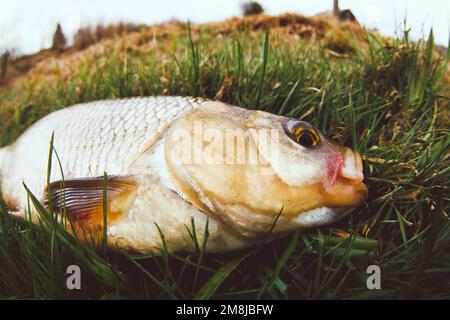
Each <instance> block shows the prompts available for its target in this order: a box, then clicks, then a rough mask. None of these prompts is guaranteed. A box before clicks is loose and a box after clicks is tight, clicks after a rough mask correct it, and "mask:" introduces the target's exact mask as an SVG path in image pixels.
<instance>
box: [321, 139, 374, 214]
mask: <svg viewBox="0 0 450 320" xmlns="http://www.w3.org/2000/svg"><path fill="white" fill-rule="evenodd" d="M342 158H343V161H342V162H341V163H340V165H339V166H337V167H336V171H335V173H334V174H333V178H332V179H331V180H329V181H327V183H326V184H325V192H324V202H325V205H326V206H330V207H355V206H358V205H359V204H361V203H362V202H363V201H364V200H365V199H366V198H367V195H368V188H367V186H366V185H365V184H364V183H363V179H364V175H363V166H362V160H361V155H360V154H359V153H358V152H356V151H353V150H351V149H349V148H345V150H344V151H343V152H342ZM342 158H341V159H342Z"/></svg>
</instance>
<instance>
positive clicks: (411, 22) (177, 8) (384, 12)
mask: <svg viewBox="0 0 450 320" xmlns="http://www.w3.org/2000/svg"><path fill="white" fill-rule="evenodd" d="M258 2H259V3H260V4H261V5H262V7H263V9H264V11H265V13H266V14H269V15H277V14H280V13H283V12H295V13H299V14H304V15H308V16H309V15H316V14H320V13H323V12H326V11H331V10H332V9H333V1H332V0H314V1H310V0H309V1H308V0H277V1H270V0H260V1H258ZM242 4H243V3H242V0H227V1H224V0H195V1H181V0H164V1H150V0H129V1H119V0H108V1H106V0H96V1H93V0H78V1H70V0H15V1H5V0H3V1H2V4H1V10H0V52H3V51H5V50H9V51H13V52H15V53H16V54H27V53H32V52H36V51H38V50H40V49H42V48H47V47H50V46H51V44H52V37H53V33H54V31H55V26H56V25H57V23H60V25H61V28H62V30H63V32H64V34H65V35H66V37H67V41H68V44H71V43H72V41H73V37H74V34H75V33H76V32H77V30H79V29H80V27H84V26H96V25H99V24H104V25H108V24H115V23H118V22H126V23H136V24H147V25H149V24H153V23H158V22H164V21H168V20H171V19H177V20H180V21H187V20H190V21H192V22H194V23H201V22H212V21H218V20H223V19H226V18H228V17H231V16H239V15H241V14H242ZM339 6H340V8H341V9H351V11H352V13H353V14H354V16H355V17H356V19H357V20H358V21H359V22H360V23H361V24H363V25H364V26H366V27H367V28H370V29H377V30H378V31H379V32H380V33H381V34H383V35H388V36H395V35H396V33H397V32H398V31H399V30H401V29H402V28H403V27H402V26H403V25H404V22H405V19H406V26H407V27H409V28H411V37H412V38H413V39H419V38H422V37H423V36H424V35H427V34H428V33H429V30H430V28H431V27H432V28H433V30H434V33H435V38H436V43H437V44H440V45H445V46H446V45H447V43H448V38H449V26H450V23H449V21H450V1H449V0H428V1H423V0H396V1H391V0H364V1H361V0H340V1H339ZM399 34H401V33H400V32H399Z"/></svg>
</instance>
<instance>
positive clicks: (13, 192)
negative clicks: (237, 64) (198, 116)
mask: <svg viewBox="0 0 450 320" xmlns="http://www.w3.org/2000/svg"><path fill="white" fill-rule="evenodd" d="M200 105H201V102H200V100H198V99H195V98H190V97H181V98H178V97H148V98H131V99H122V100H105V101H96V102H92V103H85V104H79V105H74V106H72V107H70V108H66V109H62V110H59V111H57V112H54V113H52V114H50V115H49V116H47V117H45V118H44V119H42V120H41V121H39V122H38V124H36V125H34V126H32V127H31V128H29V129H28V130H27V131H26V132H25V133H24V134H23V135H22V136H21V137H20V138H19V140H18V141H17V142H16V143H15V144H14V145H13V146H12V147H10V148H9V150H10V151H12V150H13V152H14V154H15V158H17V159H18V161H14V162H12V163H10V164H9V165H8V166H7V167H8V171H7V172H4V173H3V179H2V180H3V183H2V190H3V193H4V194H8V195H10V196H11V197H12V198H15V199H18V200H19V202H20V203H24V201H25V200H26V199H25V197H26V196H25V194H24V192H23V188H22V183H21V182H22V181H23V182H25V183H26V184H27V186H28V187H29V188H30V190H31V191H32V192H33V193H34V194H36V195H40V194H42V193H43V191H44V189H45V186H46V171H47V170H46V167H47V164H46V161H47V160H46V159H47V158H48V151H49V140H50V137H51V134H52V132H54V147H55V150H56V152H57V153H58V155H59V157H60V159H61V162H62V166H63V171H64V177H65V178H73V177H77V178H79V177H95V176H100V175H102V174H103V172H107V173H108V174H111V175H127V174H129V172H128V171H127V170H128V164H129V163H127V160H129V157H127V155H129V154H133V153H135V152H137V151H138V149H139V146H140V145H141V144H142V143H144V141H145V139H148V137H150V136H152V135H153V134H155V133H156V132H157V131H158V130H160V128H161V127H164V126H165V125H167V124H168V123H170V122H171V121H173V120H174V118H175V117H176V116H180V115H182V114H183V113H185V112H187V111H189V110H191V109H192V108H195V107H198V106H200ZM140 123H145V124H144V125H140ZM29 159H34V160H33V162H32V163H30V162H29ZM86 164H89V165H87V166H86ZM60 179H61V173H60V169H59V166H58V164H57V163H56V159H53V165H52V175H51V181H57V180H60Z"/></svg>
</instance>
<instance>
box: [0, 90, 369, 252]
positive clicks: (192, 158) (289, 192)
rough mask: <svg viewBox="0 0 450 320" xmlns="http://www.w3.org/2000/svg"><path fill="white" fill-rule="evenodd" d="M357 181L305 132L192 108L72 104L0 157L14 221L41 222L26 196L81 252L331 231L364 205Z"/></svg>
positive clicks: (275, 119) (162, 101)
mask: <svg viewBox="0 0 450 320" xmlns="http://www.w3.org/2000/svg"><path fill="white" fill-rule="evenodd" d="M49 160H51V161H49ZM363 180H364V175H363V166H362V159H361V156H360V154H359V153H358V152H356V151H354V150H352V149H350V148H348V147H345V146H341V145H339V144H337V143H334V142H333V141H331V140H329V139H327V138H326V137H325V136H324V135H323V134H322V133H321V132H320V130H318V129H317V128H315V127H314V126H312V125H311V124H309V123H307V122H304V121H301V120H298V119H295V118H289V117H285V116H280V115H275V114H272V113H268V112H264V111H261V110H249V109H245V108H240V107H237V106H233V105H230V104H226V103H223V102H219V101H214V100H208V99H203V98H196V97H179V96H154V97H135V98H127V99H117V100H114V99H113V100H102V101H95V102H88V103H81V104H77V105H73V106H70V107H66V108H63V109H60V110H57V111H54V112H52V113H50V114H49V115H47V116H45V117H43V118H42V119H40V120H39V121H37V122H36V123H34V124H33V125H32V126H31V127H29V128H28V129H27V130H26V131H25V132H24V133H23V134H22V135H21V136H20V137H19V138H18V139H17V140H16V141H15V142H14V143H13V144H11V145H9V146H6V147H4V148H2V149H0V186H1V193H2V196H3V198H4V200H5V203H6V204H7V206H8V207H9V209H10V213H11V214H13V215H16V216H18V217H20V218H23V219H31V221H32V222H34V223H41V217H40V215H39V212H38V210H37V209H36V208H35V207H34V206H30V205H29V197H30V194H32V195H34V196H35V197H36V198H37V199H39V200H40V203H41V204H42V205H43V206H45V207H46V208H47V210H48V211H49V212H53V214H54V216H56V217H57V216H58V215H59V216H60V219H61V221H62V220H64V221H66V222H67V221H69V222H70V223H69V224H67V223H66V224H65V227H66V228H67V230H68V231H69V232H71V233H73V234H75V235H77V236H78V237H79V238H80V239H81V240H82V241H88V239H87V238H89V239H91V240H92V239H94V240H95V241H98V242H101V240H102V239H103V240H104V237H105V236H106V241H107V245H108V246H109V247H112V248H117V249H120V250H125V251H132V252H137V253H156V252H160V251H161V250H169V251H171V252H175V251H187V252H192V251H193V250H195V248H196V245H197V246H198V245H199V244H200V245H202V244H204V248H205V250H206V251H207V252H213V253H214V252H227V251H232V250H239V249H243V248H248V247H252V246H255V245H258V244H260V243H261V242H262V241H267V239H276V238H277V237H279V236H280V235H283V234H286V233H289V232H292V231H294V230H304V229H306V228H314V227H320V226H323V225H329V224H331V223H333V222H335V221H337V220H339V219H341V218H342V217H344V216H345V215H346V214H348V213H349V212H350V211H351V209H352V208H354V207H357V206H358V205H360V204H361V203H363V202H364V200H365V199H366V197H367V195H368V188H367V186H366V185H365V184H364V182H363ZM25 187H26V188H27V190H26V189H25ZM30 207H31V208H30ZM105 213H106V216H105ZM105 222H106V223H105ZM86 235H89V237H88V236H86Z"/></svg>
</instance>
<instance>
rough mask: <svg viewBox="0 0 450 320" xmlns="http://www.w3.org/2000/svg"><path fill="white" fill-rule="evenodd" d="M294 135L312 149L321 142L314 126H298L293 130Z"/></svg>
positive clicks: (302, 143) (299, 142)
mask: <svg viewBox="0 0 450 320" xmlns="http://www.w3.org/2000/svg"><path fill="white" fill-rule="evenodd" d="M292 136H293V138H294V139H295V141H297V143H298V144H300V145H301V146H302V147H305V148H308V149H311V148H314V147H316V146H317V145H318V144H319V143H320V137H319V134H318V133H317V131H316V130H315V129H314V128H303V127H297V128H295V129H294V130H293V132H292Z"/></svg>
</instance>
